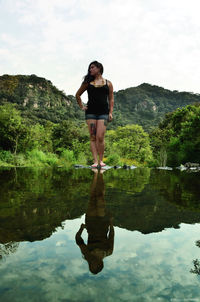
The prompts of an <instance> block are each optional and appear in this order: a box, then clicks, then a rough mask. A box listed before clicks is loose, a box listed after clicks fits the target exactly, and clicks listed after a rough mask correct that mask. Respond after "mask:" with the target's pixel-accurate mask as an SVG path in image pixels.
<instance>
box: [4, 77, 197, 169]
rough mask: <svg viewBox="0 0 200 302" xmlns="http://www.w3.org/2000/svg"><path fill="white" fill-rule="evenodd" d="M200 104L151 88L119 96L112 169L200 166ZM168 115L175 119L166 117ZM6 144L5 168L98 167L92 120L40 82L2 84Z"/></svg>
mask: <svg viewBox="0 0 200 302" xmlns="http://www.w3.org/2000/svg"><path fill="white" fill-rule="evenodd" d="M199 101H200V96H199V95H197V94H192V93H187V92H181V93H180V92H178V91H170V90H166V89H164V88H161V87H158V86H153V85H149V84H142V85H140V86H138V87H133V88H128V89H126V90H120V91H118V92H116V93H115V107H114V108H115V111H114V119H113V122H112V123H109V126H108V130H107V133H106V150H105V159H104V160H105V162H106V163H107V164H108V165H123V164H127V165H136V166H166V165H170V166H178V165H180V164H183V163H185V162H187V161H192V162H199V154H200V136H199V135H200V131H199V129H200V118H199V116H200V105H199V104H200V103H199ZM194 102H196V103H194ZM192 103H193V105H188V104H192ZM183 106H185V107H183ZM177 107H183V108H178V109H176V108H177ZM175 109H176V110H175ZM166 112H170V113H167V115H166V116H165V117H164V115H165V113H166ZM157 125H158V126H157ZM0 138H1V140H0V166H31V167H33V166H62V167H70V166H71V165H72V164H75V163H78V164H83V165H87V164H90V163H91V162H92V155H91V152H90V143H89V134H88V129H87V125H86V123H85V121H84V113H83V112H82V111H81V110H79V108H78V106H77V104H76V101H75V98H74V97H73V96H66V95H65V94H64V92H62V91H60V90H58V89H57V88H56V87H55V86H53V85H52V83H51V82H50V81H47V80H46V79H44V78H40V77H37V76H35V75H31V76H23V75H17V76H9V75H4V76H1V77H0Z"/></svg>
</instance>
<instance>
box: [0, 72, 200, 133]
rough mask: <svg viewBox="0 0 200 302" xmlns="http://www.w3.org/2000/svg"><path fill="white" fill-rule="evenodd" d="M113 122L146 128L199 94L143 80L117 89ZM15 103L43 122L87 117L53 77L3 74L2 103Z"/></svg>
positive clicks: (0, 84) (24, 113)
mask: <svg viewBox="0 0 200 302" xmlns="http://www.w3.org/2000/svg"><path fill="white" fill-rule="evenodd" d="M114 97H115V106H114V114H113V116H114V118H113V122H112V123H111V124H110V125H109V128H110V129H111V128H115V127H116V126H124V125H126V124H139V125H141V126H143V127H144V129H145V130H147V131H148V130H149V129H151V128H152V127H154V126H157V125H158V124H159V122H160V121H161V120H162V119H163V117H164V115H165V114H166V113H167V112H171V111H174V110H175V109H176V108H181V107H184V106H186V105H189V104H193V103H195V102H200V95H199V94H194V93H190V92H178V91H177V90H174V91H171V90H168V89H164V88H162V87H158V86H155V85H150V84H147V83H143V84H141V85H139V86H137V87H131V88H127V89H124V90H119V91H118V92H115V93H114ZM5 102H11V103H15V104H16V107H17V109H19V110H20V111H21V112H22V116H24V117H26V118H28V119H30V120H32V121H35V122H40V123H44V122H45V121H48V120H50V121H52V122H54V123H59V122H61V121H63V120H68V119H73V120H84V113H83V112H82V111H81V110H80V109H79V107H78V105H77V102H76V99H75V97H74V96H72V95H66V94H65V93H64V92H63V91H60V90H58V89H57V88H56V87H55V86H54V85H53V84H52V83H51V82H50V81H48V80H46V79H44V78H41V77H37V76H36V75H30V76H28V75H15V76H11V75H3V76H0V104H2V103H5Z"/></svg>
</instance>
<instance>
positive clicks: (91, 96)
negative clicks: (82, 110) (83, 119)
mask: <svg viewBox="0 0 200 302" xmlns="http://www.w3.org/2000/svg"><path fill="white" fill-rule="evenodd" d="M87 92H88V102H87V106H88V109H87V110H86V114H99V115H101V114H108V113H109V108H108V94H109V87H108V83H107V80H106V84H105V85H103V86H101V87H95V86H94V85H92V84H90V83H89V84H88V88H87Z"/></svg>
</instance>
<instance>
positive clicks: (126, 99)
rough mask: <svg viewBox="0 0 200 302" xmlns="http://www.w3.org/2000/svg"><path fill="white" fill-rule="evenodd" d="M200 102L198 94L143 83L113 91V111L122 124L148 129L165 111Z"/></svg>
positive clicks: (161, 117) (159, 119)
mask: <svg viewBox="0 0 200 302" xmlns="http://www.w3.org/2000/svg"><path fill="white" fill-rule="evenodd" d="M197 102H198V103H199V102H200V95H199V94H194V93H190V92H178V91H177V90H174V91H171V90H167V89H164V88H162V87H159V86H155V85H150V84H147V83H143V84H141V85H139V86H137V87H131V88H127V89H125V90H119V91H118V92H116V93H115V111H116V115H117V117H118V121H120V122H121V124H122V125H126V124H129V123H133V124H139V125H142V126H143V127H144V129H145V130H148V129H149V128H151V127H152V126H157V125H158V124H159V122H160V121H161V120H162V119H163V117H164V115H165V114H166V113H167V112H172V111H174V110H175V109H176V108H182V107H185V106H186V105H189V104H193V103H197Z"/></svg>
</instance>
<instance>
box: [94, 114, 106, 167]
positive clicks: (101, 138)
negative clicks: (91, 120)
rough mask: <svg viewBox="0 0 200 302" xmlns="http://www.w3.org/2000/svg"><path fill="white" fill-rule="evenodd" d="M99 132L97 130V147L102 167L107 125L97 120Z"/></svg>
mask: <svg viewBox="0 0 200 302" xmlns="http://www.w3.org/2000/svg"><path fill="white" fill-rule="evenodd" d="M96 122H97V130H96V146H97V151H98V154H99V161H100V165H101V164H103V155H104V147H105V143H104V135H105V132H106V125H105V121H104V120H97V121H96Z"/></svg>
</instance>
